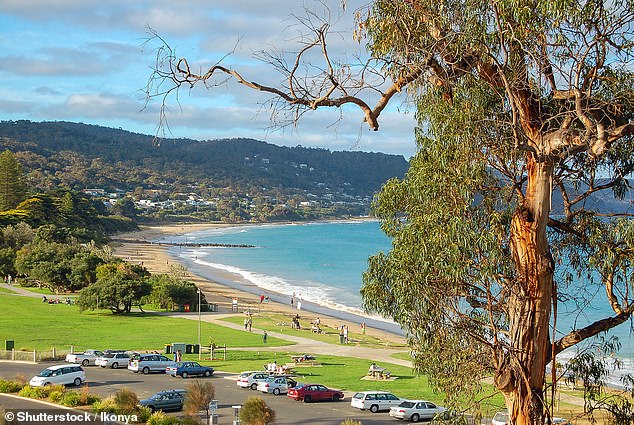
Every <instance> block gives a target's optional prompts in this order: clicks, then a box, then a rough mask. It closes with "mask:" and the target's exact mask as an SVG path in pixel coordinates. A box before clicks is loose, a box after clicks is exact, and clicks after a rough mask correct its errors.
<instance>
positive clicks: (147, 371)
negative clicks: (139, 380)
mask: <svg viewBox="0 0 634 425" xmlns="http://www.w3.org/2000/svg"><path fill="white" fill-rule="evenodd" d="M148 373H150V368H149V367H144V368H143V374H144V375H147V374H148Z"/></svg>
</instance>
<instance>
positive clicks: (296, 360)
mask: <svg viewBox="0 0 634 425" xmlns="http://www.w3.org/2000/svg"><path fill="white" fill-rule="evenodd" d="M291 359H293V362H294V363H302V362H308V361H315V360H317V357H315V356H313V355H311V354H302V355H301V356H291Z"/></svg>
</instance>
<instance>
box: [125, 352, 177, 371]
mask: <svg viewBox="0 0 634 425" xmlns="http://www.w3.org/2000/svg"><path fill="white" fill-rule="evenodd" d="M175 363H176V362H173V361H172V360H170V359H168V358H167V357H165V356H162V355H160V354H138V355H135V356H133V357H132V360H130V364H129V365H128V369H129V370H131V371H133V372H134V373H138V372H143V374H146V375H147V374H148V373H150V372H165V369H167V368H168V367H169V366H173V365H174V364H175Z"/></svg>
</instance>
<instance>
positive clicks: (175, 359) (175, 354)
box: [174, 351, 178, 362]
mask: <svg viewBox="0 0 634 425" xmlns="http://www.w3.org/2000/svg"><path fill="white" fill-rule="evenodd" d="M174 361H175V362H177V361H178V353H177V352H176V351H174Z"/></svg>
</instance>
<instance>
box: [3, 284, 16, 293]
mask: <svg viewBox="0 0 634 425" xmlns="http://www.w3.org/2000/svg"><path fill="white" fill-rule="evenodd" d="M0 293H4V294H13V293H14V292H13V291H12V290H10V289H9V288H5V287H4V286H0Z"/></svg>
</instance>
